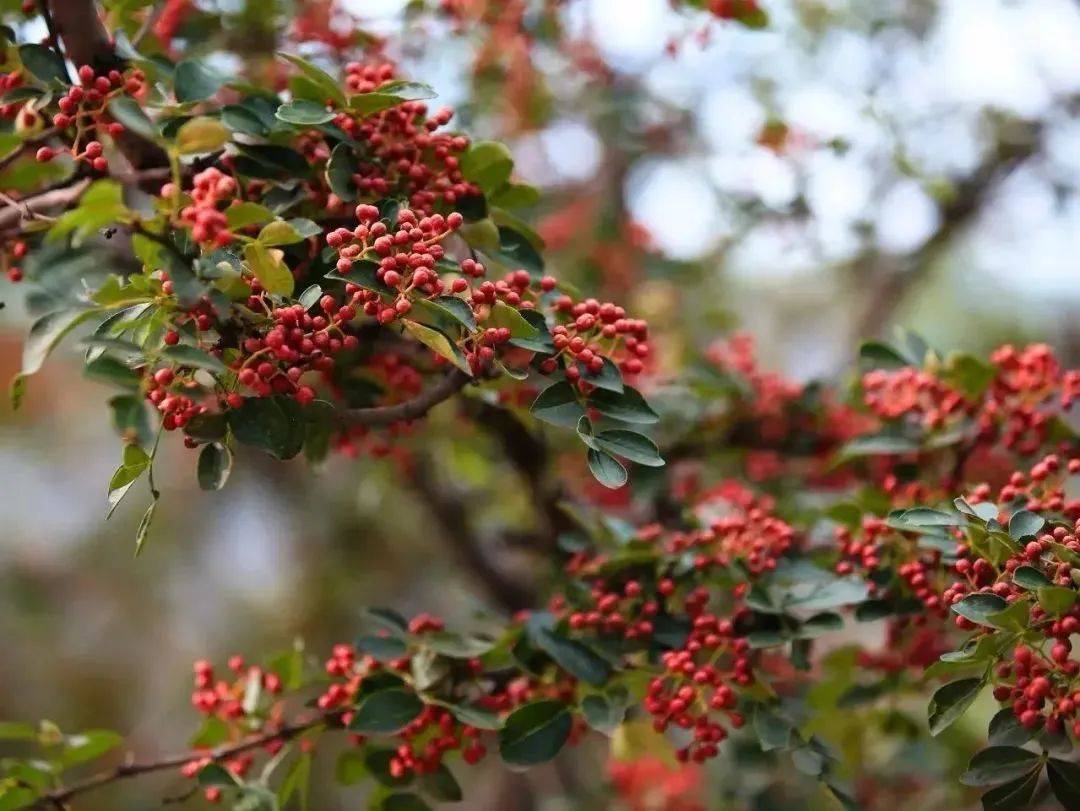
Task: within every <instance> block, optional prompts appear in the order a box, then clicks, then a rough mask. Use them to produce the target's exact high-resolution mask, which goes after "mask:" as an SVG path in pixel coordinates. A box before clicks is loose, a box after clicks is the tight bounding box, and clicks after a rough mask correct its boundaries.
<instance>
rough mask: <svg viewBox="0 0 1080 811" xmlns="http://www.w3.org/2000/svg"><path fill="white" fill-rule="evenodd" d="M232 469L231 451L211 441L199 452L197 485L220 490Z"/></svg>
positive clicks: (204, 488)
mask: <svg viewBox="0 0 1080 811" xmlns="http://www.w3.org/2000/svg"><path fill="white" fill-rule="evenodd" d="M231 470H232V453H231V452H230V451H229V449H228V448H226V447H225V446H224V445H219V444H218V443H217V442H211V443H210V444H209V445H204V446H203V449H202V451H200V452H199V467H198V476H199V487H201V488H202V489H203V490H220V489H221V488H222V487H224V486H225V482H226V481H227V480H228V478H229V471H231Z"/></svg>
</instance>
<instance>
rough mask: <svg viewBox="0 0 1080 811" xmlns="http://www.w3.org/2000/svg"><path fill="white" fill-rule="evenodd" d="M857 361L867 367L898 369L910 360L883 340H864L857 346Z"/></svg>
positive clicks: (906, 364) (907, 364)
mask: <svg viewBox="0 0 1080 811" xmlns="http://www.w3.org/2000/svg"><path fill="white" fill-rule="evenodd" d="M859 361H860V362H861V363H862V364H863V368H867V369H900V368H903V367H904V366H910V365H911V363H910V361H909V360H908V359H907V358H905V357H904V356H903V355H902V354H901V353H900V352H899V351H897V350H896V349H894V348H893V347H892V346H890V345H889V344H887V343H884V342H883V341H866V342H864V343H863V345H862V346H860V347H859Z"/></svg>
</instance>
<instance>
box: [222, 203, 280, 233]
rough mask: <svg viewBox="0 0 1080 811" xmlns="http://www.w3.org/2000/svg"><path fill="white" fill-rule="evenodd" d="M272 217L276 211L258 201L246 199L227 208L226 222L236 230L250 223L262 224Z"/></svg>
mask: <svg viewBox="0 0 1080 811" xmlns="http://www.w3.org/2000/svg"><path fill="white" fill-rule="evenodd" d="M272 219H274V212H272V211H271V210H270V209H268V208H267V207H266V206H260V205H259V204H258V203H252V202H248V201H245V202H243V203H239V204H237V205H235V206H230V207H229V208H227V209H225V222H226V223H228V225H229V228H231V229H232V230H234V231H235V230H237V229H240V228H244V227H245V226H248V225H262V224H263V223H266V222H270V220H272Z"/></svg>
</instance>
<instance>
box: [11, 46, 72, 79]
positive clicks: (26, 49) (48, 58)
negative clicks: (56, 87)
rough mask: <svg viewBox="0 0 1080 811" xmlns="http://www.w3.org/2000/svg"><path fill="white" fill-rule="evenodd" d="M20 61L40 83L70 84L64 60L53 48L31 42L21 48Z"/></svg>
mask: <svg viewBox="0 0 1080 811" xmlns="http://www.w3.org/2000/svg"><path fill="white" fill-rule="evenodd" d="M19 59H20V60H21V61H22V63H23V67H25V68H26V69H27V70H28V71H30V73H31V75H33V77H34V78H35V79H37V80H38V81H40V82H44V83H45V84H51V83H52V82H53V81H57V82H60V83H61V84H70V82H69V81H68V76H67V70H66V69H65V67H64V60H63V59H62V58H61V57H60V54H58V53H57V52H56V51H55V50H54V49H53V48H48V47H46V46H44V45H39V44H37V43H36V42H29V43H27V44H25V45H20V46H19Z"/></svg>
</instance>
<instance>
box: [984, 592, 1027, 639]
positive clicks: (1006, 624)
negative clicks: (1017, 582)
mask: <svg viewBox="0 0 1080 811" xmlns="http://www.w3.org/2000/svg"><path fill="white" fill-rule="evenodd" d="M1030 615H1031V606H1030V604H1029V603H1028V601H1027V600H1014V601H1013V602H1011V603H1009V607H1008V608H1006V609H1005V610H1004V611H998V612H997V613H995V614H990V615H988V616H987V619H988V620H989V621H990V622H991V624H993V626H994V627H995V628H1003V629H1005V630H1006V631H1016V632H1017V633H1022V632H1024V631H1026V630H1027V627H1028V619H1029V617H1030Z"/></svg>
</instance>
